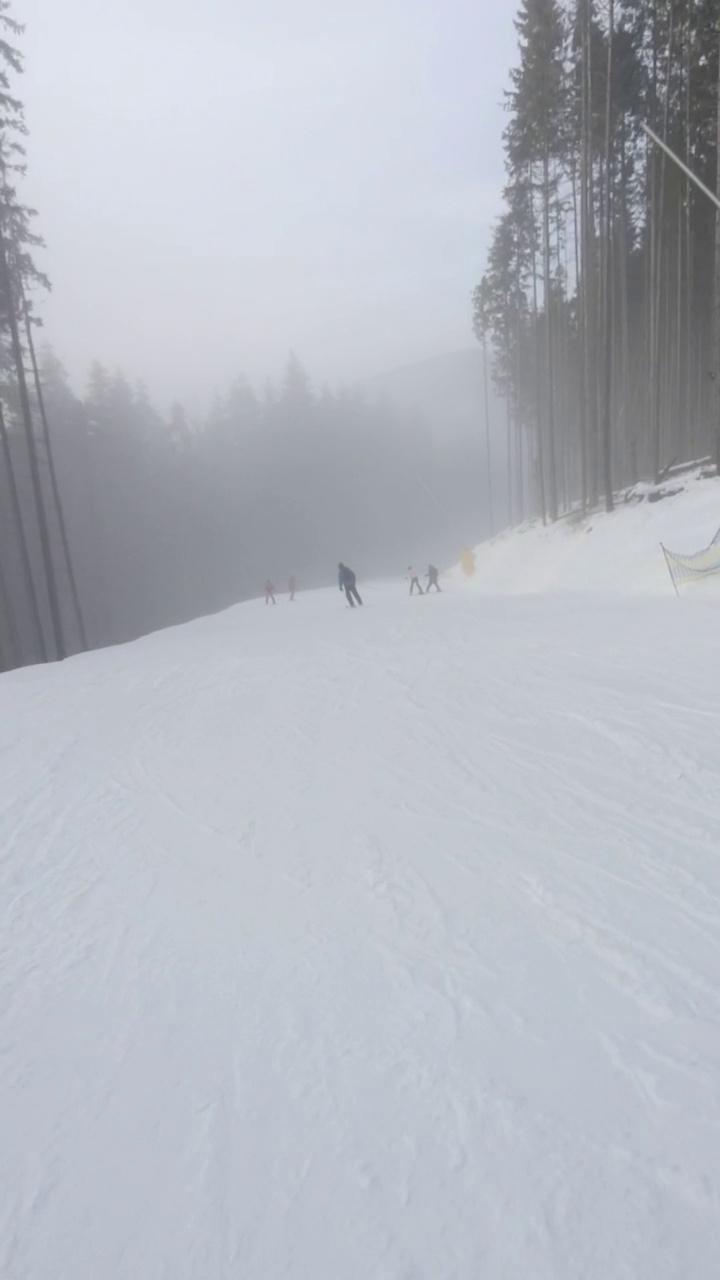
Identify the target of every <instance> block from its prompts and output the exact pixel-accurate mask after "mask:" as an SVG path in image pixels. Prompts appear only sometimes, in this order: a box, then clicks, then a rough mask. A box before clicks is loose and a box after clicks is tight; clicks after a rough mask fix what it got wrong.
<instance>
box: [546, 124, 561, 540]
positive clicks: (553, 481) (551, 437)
mask: <svg viewBox="0 0 720 1280" xmlns="http://www.w3.org/2000/svg"><path fill="white" fill-rule="evenodd" d="M543 259H544V279H545V283H544V292H545V355H546V359H547V409H548V480H549V499H550V502H549V506H550V519H551V520H557V518H558V499H557V466H556V460H555V358H554V351H553V331H552V274H551V262H550V149H549V142H548V139H547V138H546V139H545V149H544V154H543Z"/></svg>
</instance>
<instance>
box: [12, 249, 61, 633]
mask: <svg viewBox="0 0 720 1280" xmlns="http://www.w3.org/2000/svg"><path fill="white" fill-rule="evenodd" d="M0 271H1V272H2V278H3V283H4V285H5V291H6V297H7V307H8V317H7V318H8V325H9V328H10V339H11V342H12V350H13V361H14V363H15V370H16V373H17V380H18V391H19V393H20V407H21V411H22V417H23V423H24V427H25V439H26V443H27V450H28V459H29V462H30V478H31V482H32V489H33V496H34V499H35V513H36V516H37V522H38V531H39V533H40V549H41V553H42V560H43V567H44V569H45V578H46V583H47V591H48V600H49V604H50V619H51V622H52V630H53V637H54V640H55V652H56V654H57V657H58V658H64V657H65V656H66V653H67V650H66V647H65V636H64V634H63V625H62V618H61V616H60V599H59V596H58V590H57V580H56V578H55V566H54V564H53V558H52V548H51V546H50V531H49V529H48V522H47V513H46V510H45V499H44V497H43V491H42V481H41V479H40V467H39V465H38V455H37V445H36V442H35V433H34V430H33V421H32V411H31V408H30V397H29V395H28V388H27V380H26V378H25V364H24V360H23V351H22V344H21V342H20V329H19V326H18V318H17V313H16V307H15V289H14V287H13V280H12V274H11V271H10V266H9V263H8V256H7V243H6V239H5V233H4V231H3V229H2V227H1V226H0Z"/></svg>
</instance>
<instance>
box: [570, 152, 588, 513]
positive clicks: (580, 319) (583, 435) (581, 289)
mask: <svg viewBox="0 0 720 1280" xmlns="http://www.w3.org/2000/svg"><path fill="white" fill-rule="evenodd" d="M572 197H573V241H574V245H575V281H576V289H577V297H578V316H577V327H578V337H579V340H580V364H581V375H582V376H581V381H580V496H581V500H582V509H583V511H585V509H586V507H587V346H586V334H585V283H584V280H583V278H582V271H581V266H580V229H579V220H578V196H577V173H576V168H575V164H574V163H573V168H572Z"/></svg>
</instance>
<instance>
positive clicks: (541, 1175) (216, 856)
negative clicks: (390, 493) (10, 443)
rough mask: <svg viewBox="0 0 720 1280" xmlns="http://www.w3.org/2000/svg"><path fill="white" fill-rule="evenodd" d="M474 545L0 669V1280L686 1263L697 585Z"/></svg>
mask: <svg viewBox="0 0 720 1280" xmlns="http://www.w3.org/2000/svg"><path fill="white" fill-rule="evenodd" d="M704 491H705V486H699V488H698V490H697V491H695V492H694V493H693V494H691V495H689V496H688V497H687V498H684V497H683V498H679V499H673V500H672V501H671V502H667V503H660V504H659V505H658V507H657V508H652V509H647V510H645V511H644V512H643V516H642V518H643V519H647V520H649V521H652V522H654V532H653V539H654V542H655V545H656V544H657V541H658V540H659V538H660V537H663V536H665V530H664V528H661V526H662V525H663V524H664V523H667V522H668V521H670V520H672V521H675V520H677V521H678V522H680V521H681V513H680V507H682V506H684V507H685V508H686V513H687V514H686V524H689V523H690V522H691V520H692V519H693V518H696V519H697V521H698V523H699V524H700V525H703V520H704V518H705V517H704V516H703V518H702V519H701V517H700V515H699V514H698V513H697V511H696V510H695V508H696V507H697V505H698V503H699V502H700V496H699V495H701V493H704ZM715 493H716V494H717V493H718V489H717V488H715ZM702 500H703V502H704V501H705V498H704V497H703V499H702ZM674 504H679V505H676V507H675V510H674V511H673V510H672V508H673V505H674ZM708 504H709V499H708ZM717 506H720V503H717ZM715 510H717V508H715ZM636 514H637V513H636ZM707 516H708V519H709V523H710V524H712V519H711V518H710V512H709V510H708V513H707ZM623 518H624V516H620V517H618V519H619V520H622V519H623ZM633 518H636V515H635V516H633ZM717 523H720V518H718V519H717ZM703 527H704V526H703ZM606 528H607V532H606V533H603V531H602V528H601V527H600V526H598V527H597V528H596V529H595V530H594V532H593V534H591V535H581V536H583V537H586V538H587V539H590V538H592V537H596V538H597V539H598V542H597V545H596V547H595V550H594V551H593V555H594V556H595V557H597V562H598V564H599V563H600V561H601V559H602V556H601V551H600V549H599V547H600V543H599V539H600V538H601V537H603V538H605V539H606V541H607V544H608V545H607V558H608V560H609V559H611V558H612V559H613V560H614V561H616V560H617V546H616V534H615V532H613V527H612V526H611V522H607V526H606ZM713 531H714V530H711V532H713ZM547 536H548V537H549V536H551V535H547ZM556 536H559V535H557V534H556V533H555V532H553V535H552V537H556ZM688 536H689V537H690V536H691V535H690V534H688ZM695 536H696V535H695V533H693V534H692V538H695ZM698 536H699V535H698ZM543 537H545V535H540V534H538V535H537V538H538V539H539V540H540V541H542V540H543ZM522 538H525V539H526V545H527V552H526V554H527V555H535V554H536V553H535V551H534V550H533V547H534V541H533V539H535V535H534V534H526V535H522V534H516V535H514V541H515V543H517V542H519V541H520V540H521V539H522ZM648 539H649V534H648ZM528 540H529V541H528ZM667 540H668V541H670V538H669V537H668V538H667ZM511 541H513V539H505V540H503V541H502V546H501V547H500V548H499V549H498V548H496V555H498V556H500V555H503V556H505V555H506V554H507V547H508V543H509V542H511ZM531 543H532V546H531V545H530V544H531ZM648 545H649V541H648ZM492 554H493V553H492V551H487V552H483V555H482V557H481V559H482V561H483V565H482V572H481V574H480V578H479V583H478V584H477V585H474V586H472V587H468V586H467V585H465V584H463V583H461V582H459V581H455V580H453V581H450V582H448V584H447V590H446V592H445V594H444V595H443V596H442V597H437V598H435V597H431V598H423V599H418V598H415V599H412V600H410V599H408V598H407V597H406V595H405V588H404V586H402V585H401V584H398V585H394V584H388V585H385V586H382V587H378V588H375V589H372V588H370V587H368V586H367V584H364V590H365V595H366V597H367V600H368V604H369V607H368V608H367V609H365V610H363V611H360V610H356V611H355V612H351V611H350V610H349V609H348V608H347V607H345V606H344V605H343V601H342V599H341V597H340V596H339V594H338V593H337V591H328V592H318V593H315V594H312V595H305V596H301V597H300V598H299V600H298V602H297V603H296V604H295V605H293V606H292V607H290V606H289V605H288V604H287V602H286V601H285V600H280V601H279V603H278V606H277V608H275V609H273V608H265V607H264V606H263V605H262V604H250V605H246V606H242V607H238V608H236V609H233V610H230V611H229V612H227V613H225V614H223V615H221V616H219V617H216V618H211V619H205V620H202V621H199V622H196V623H194V624H192V625H190V626H186V627H181V628H177V629H175V630H172V631H166V632H164V633H161V634H158V635H155V636H152V637H149V638H147V639H144V640H142V641H139V642H137V643H134V644H131V645H127V646H125V647H123V648H118V649H115V650H111V651H105V652H102V653H96V654H91V655H88V656H86V657H83V658H78V659H75V660H72V661H69V662H67V663H65V664H63V665H62V666H56V667H51V668H45V669H40V668H37V669H33V670H26V671H22V672H18V673H13V674H11V675H9V676H5V677H3V678H2V680H0V711H1V715H0V747H1V749H2V766H1V769H0V846H1V849H2V861H1V863H0V869H1V881H0V883H1V885H2V926H3V927H2V933H1V935H0V937H1V943H0V945H1V948H2V954H1V961H2V963H1V966H0V975H1V976H0V982H1V984H2V991H1V998H0V1084H1V1087H2V1093H1V1100H0V1135H1V1141H0V1276H2V1278H3V1280H280V1278H281V1277H284V1278H287V1280H623V1278H625V1280H680V1278H682V1280H711V1278H714V1277H716V1276H717V1275H718V1269H719V1265H720V1264H719V1263H718V1257H719V1256H720V983H719V979H720V927H719V926H720V756H719V754H718V741H719V737H718V728H719V725H718V709H719V699H718V662H719V658H718V655H719V653H720V626H719V625H718V622H719V617H718V601H717V597H716V596H715V595H714V594H713V593H712V592H710V593H708V592H706V591H704V590H702V589H701V590H699V591H695V592H692V593H690V592H689V593H688V594H687V595H686V596H684V597H683V599H682V600H680V601H677V600H676V599H675V598H674V596H673V595H672V593H671V588H670V584H669V582H668V583H667V585H666V588H665V594H664V595H656V594H653V592H654V591H655V590H656V586H657V584H656V583H655V582H654V580H652V579H651V580H650V581H649V582H648V586H649V590H648V593H647V594H644V595H638V594H635V595H628V594H626V595H622V594H620V593H619V592H616V593H615V594H608V593H607V592H606V593H602V592H598V591H595V592H588V593H586V594H581V593H579V592H574V593H573V592H570V591H567V592H562V591H559V592H552V591H545V592H543V593H540V594H534V595H527V594H526V595H522V594H516V595H505V596H501V595H497V594H490V593H489V592H488V589H487V588H488V581H489V580H490V579H491V578H492V572H491V564H492ZM514 554H515V552H513V555H514ZM518 554H519V553H518ZM540 554H543V555H545V552H542V553H540V552H537V555H538V556H539V555H540ZM574 554H575V553H574ZM577 554H580V553H577ZM643 554H644V553H643ZM547 555H548V556H549V557H551V555H552V549H551V551H549V552H547ZM547 563H548V564H549V560H548V562H547ZM564 563H565V565H567V560H566V561H565V562H564ZM506 565H507V561H506ZM612 567H616V565H614V566H612ZM498 572H499V571H498ZM558 572H559V571H558ZM578 572H579V570H578ZM604 572H605V575H606V578H607V579H609V578H610V577H611V566H610V564H607V565H606V566H605V570H604ZM633 572H634V570H633ZM510 576H511V575H510V573H509V570H508V569H507V567H506V569H505V571H504V581H505V583H506V584H507V582H508V581H509V578H510ZM550 576H551V575H550V570H549V568H548V578H550ZM588 578H589V579H590V578H592V574H590V573H589V574H588ZM588 585H593V584H592V582H591V581H588ZM595 585H597V584H595ZM621 585H622V584H621ZM515 590H518V588H517V586H516V587H515Z"/></svg>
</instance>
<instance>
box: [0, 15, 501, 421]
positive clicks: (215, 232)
mask: <svg viewBox="0 0 720 1280" xmlns="http://www.w3.org/2000/svg"><path fill="white" fill-rule="evenodd" d="M515 8H516V5H515V0H124V3H122V4H119V5H114V6H111V5H110V4H109V3H106V2H104V0H62V2H61V0H15V3H14V5H13V12H14V15H15V16H16V17H17V18H18V19H19V20H20V21H24V22H25V23H26V32H25V36H24V37H23V40H22V47H23V50H24V52H25V55H26V73H25V76H24V77H23V80H22V84H21V86H20V92H21V94H22V96H23V98H24V100H25V102H26V108H27V118H28V124H29V127H30V133H31V136H30V139H29V149H28V150H29V174H28V180H27V183H26V188H25V190H26V195H27V197H28V199H29V200H30V201H31V202H32V203H34V204H35V205H36V206H37V208H38V210H39V212H40V219H39V229H40V230H41V231H42V233H43V234H44V236H45V238H46V240H47V244H48V252H47V255H46V257H45V259H44V262H43V265H46V266H47V269H48V270H49V272H50V274H51V277H52V281H53V286H54V288H53V295H52V298H51V299H50V301H49V302H48V303H47V305H46V306H45V308H44V314H45V318H46V325H47V333H48V336H49V337H50V338H51V340H52V342H53V343H54V345H55V347H56V349H57V352H58V354H59V355H60V356H61V358H62V359H63V360H64V361H65V363H66V365H67V366H68V368H69V370H70V372H71V374H72V376H73V379H74V381H76V382H81V381H82V380H84V376H85V370H86V366H87V364H88V363H89V361H90V359H91V358H92V357H93V356H97V357H98V358H100V359H101V360H103V361H104V362H105V363H107V364H108V365H110V366H115V365H122V366H123V367H124V368H125V369H126V370H127V372H128V373H129V374H131V375H133V376H139V377H142V378H143V379H145V381H146V382H147V383H148V386H149V387H150V389H151V390H152V391H153V392H154V393H155V394H156V395H157V396H159V397H160V398H161V400H163V401H166V400H168V399H170V398H171V397H172V396H175V395H177V396H179V397H180V398H184V399H186V400H187V401H189V402H190V403H191V405H192V404H194V405H202V404H203V403H204V402H205V401H206V400H207V399H208V398H209V396H210V395H211V394H212V391H213V389H214V388H216V387H217V388H219V389H224V388H225V386H226V384H227V383H228V382H229V381H230V380H231V379H232V378H233V377H234V376H235V374H237V373H238V372H240V371H241V370H242V371H244V372H245V373H247V375H248V376H249V377H250V378H251V379H252V380H253V381H261V380H262V379H264V378H265V377H266V376H267V375H268V374H271V373H276V372H277V371H278V368H279V366H281V365H282V363H283V362H284V360H285V358H286V356H287V353H288V351H289V350H290V349H291V348H292V349H293V350H294V351H295V352H296V353H297V354H298V356H299V357H300V358H301V359H302V360H303V361H304V362H305V363H306V364H307V366H308V368H309V369H310V371H311V373H312V375H313V377H314V378H316V379H318V380H321V379H325V378H327V379H329V380H333V381H334V380H338V379H354V378H356V377H362V376H364V375H366V374H372V373H375V372H380V371H382V370H384V369H387V368H389V367H392V366H393V365H396V364H402V363H405V362H409V361H412V360H415V359H420V358H423V357H425V356H427V355H431V354H436V353H438V352H445V351H449V350H454V349H456V348H461V347H466V346H468V345H470V344H471V343H472V337H471V332H470V302H469V294H470V292H471V289H472V286H473V284H474V283H475V282H476V280H477V279H478V277H479V274H480V273H481V270H482V265H483V261H484V253H485V249H486V246H487V241H488V234H489V228H490V224H491V223H492V221H493V219H494V217H495V215H496V214H497V212H498V211H499V207H500V190H501V186H502V182H503V169H502V151H501V139H500V135H501V131H502V128H503V125H504V113H503V110H502V95H503V90H504V88H505V87H506V84H507V71H508V67H509V66H510V64H511V62H512V60H513V57H514V30H513V25H512V22H513V17H514V13H515Z"/></svg>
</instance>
